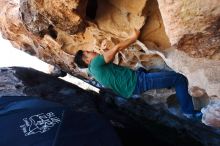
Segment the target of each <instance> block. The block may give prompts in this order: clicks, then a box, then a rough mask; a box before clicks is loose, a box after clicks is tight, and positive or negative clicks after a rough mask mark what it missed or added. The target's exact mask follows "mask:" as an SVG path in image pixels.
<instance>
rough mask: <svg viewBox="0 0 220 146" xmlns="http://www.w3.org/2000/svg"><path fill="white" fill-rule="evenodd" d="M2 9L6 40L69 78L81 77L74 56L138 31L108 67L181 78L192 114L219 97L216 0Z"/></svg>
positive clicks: (66, 1)
mask: <svg viewBox="0 0 220 146" xmlns="http://www.w3.org/2000/svg"><path fill="white" fill-rule="evenodd" d="M0 6H1V9H0V14H1V15H0V20H1V21H0V30H1V33H2V35H3V37H4V38H5V39H8V40H10V41H11V43H12V44H13V46H14V47H16V48H19V49H21V50H23V51H25V52H27V53H29V54H31V55H34V56H37V57H38V58H39V59H41V60H43V61H45V62H47V63H50V64H52V65H55V66H56V67H57V68H60V69H62V70H63V71H65V72H68V73H70V74H72V75H76V74H80V75H82V76H84V77H86V73H84V71H83V70H81V69H79V68H78V67H77V66H76V65H75V64H74V62H73V58H74V55H75V53H76V52H77V51H78V50H90V51H95V52H98V53H103V51H105V49H106V48H104V47H103V45H102V44H103V43H107V46H108V48H110V49H111V47H112V46H114V45H115V44H116V43H118V42H120V41H122V40H124V39H125V38H126V37H128V36H129V34H130V33H131V31H132V29H133V28H137V29H140V30H141V35H140V37H139V41H137V42H136V43H134V44H133V45H132V46H131V47H129V48H128V49H127V50H124V51H122V52H119V53H118V54H117V55H116V57H115V60H114V63H116V64H120V65H123V66H128V67H130V68H133V69H136V68H137V67H144V68H145V69H152V68H159V69H168V66H169V67H170V68H172V69H173V70H175V71H177V72H180V73H182V74H184V75H185V76H187V78H188V80H189V86H190V88H191V94H192V95H193V96H194V97H195V98H194V99H193V100H194V102H195V104H196V107H197V108H198V109H200V108H202V107H204V106H206V105H207V104H208V103H209V102H210V101H212V99H213V98H217V99H220V67H219V66H220V0H211V1H208V0H205V1H204V0H197V1H190V0H182V1H174V0H158V1H156V0H139V1H136V0H2V1H1V2H0ZM167 65H168V66H167ZM165 98H167V97H165ZM163 100H164V99H163Z"/></svg>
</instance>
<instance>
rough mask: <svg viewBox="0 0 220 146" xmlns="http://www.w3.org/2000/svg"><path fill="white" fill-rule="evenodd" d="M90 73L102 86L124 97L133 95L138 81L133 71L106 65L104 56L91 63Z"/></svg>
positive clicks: (99, 56)
mask: <svg viewBox="0 0 220 146" xmlns="http://www.w3.org/2000/svg"><path fill="white" fill-rule="evenodd" d="M89 73H90V74H91V75H92V76H93V77H94V78H95V79H96V80H97V81H98V82H100V83H101V84H102V85H104V86H105V87H107V88H110V89H112V90H113V91H114V92H115V93H117V94H119V95H121V96H123V97H129V96H131V95H132V92H133V90H134V88H135V85H136V81H137V76H136V73H135V72H134V71H133V70H131V69H129V68H126V67H122V66H118V65H116V64H113V63H108V64H106V63H105V60H104V58H103V56H102V55H98V56H97V57H95V58H94V59H93V60H92V61H91V63H90V64H89Z"/></svg>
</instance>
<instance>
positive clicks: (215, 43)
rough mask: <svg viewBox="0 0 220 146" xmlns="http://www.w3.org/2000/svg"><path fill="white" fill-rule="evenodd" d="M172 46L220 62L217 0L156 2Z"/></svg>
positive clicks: (159, 0) (163, 0) (194, 55)
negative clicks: (175, 45)
mask: <svg viewBox="0 0 220 146" xmlns="http://www.w3.org/2000/svg"><path fill="white" fill-rule="evenodd" d="M158 3H159V8H160V11H161V15H162V17H163V22H164V25H165V29H166V33H167V35H168V37H169V39H170V42H171V45H174V44H177V49H179V50H182V51H184V52H186V53H187V54H189V55H190V56H192V57H205V58H210V59H215V60H220V51H219V50H220V49H219V48H220V29H219V24H220V1H219V0H211V1H207V0H206V1H204V0H196V1H191V0H181V1H175V0H158Z"/></svg>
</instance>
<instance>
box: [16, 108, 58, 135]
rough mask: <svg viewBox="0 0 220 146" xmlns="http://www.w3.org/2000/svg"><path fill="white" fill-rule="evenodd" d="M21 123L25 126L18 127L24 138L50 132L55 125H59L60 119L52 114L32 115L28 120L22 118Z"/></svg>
mask: <svg viewBox="0 0 220 146" xmlns="http://www.w3.org/2000/svg"><path fill="white" fill-rule="evenodd" d="M23 121H24V123H25V124H24V125H21V126H20V127H21V129H22V131H23V132H24V135H25V136H29V135H33V134H37V133H44V132H46V131H48V130H50V129H51V128H52V127H53V126H54V125H55V124H58V123H60V119H59V118H58V117H56V116H55V114H54V113H53V112H49V113H41V114H37V115H33V116H31V117H29V118H24V119H23Z"/></svg>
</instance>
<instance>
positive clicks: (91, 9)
mask: <svg viewBox="0 0 220 146" xmlns="http://www.w3.org/2000/svg"><path fill="white" fill-rule="evenodd" d="M97 8H98V3H97V0H88V3H87V7H86V18H87V19H89V20H94V19H95V17H96V11H97Z"/></svg>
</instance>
